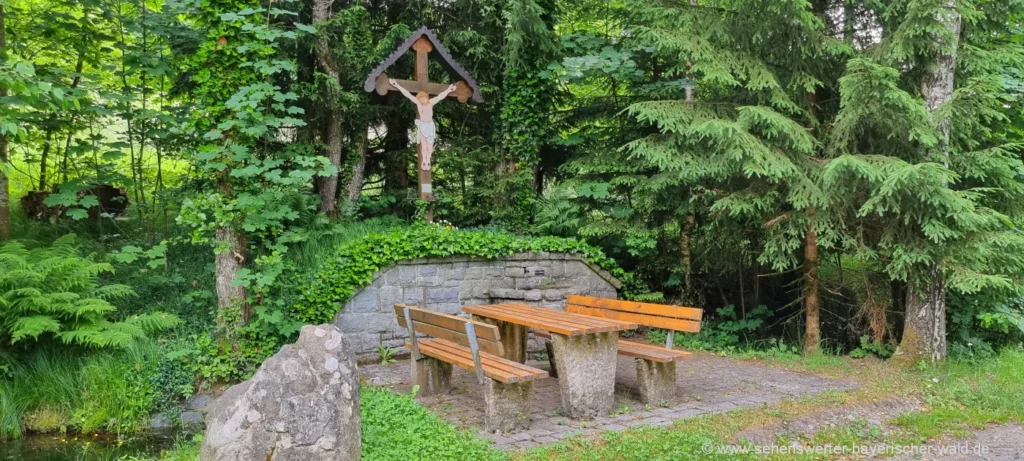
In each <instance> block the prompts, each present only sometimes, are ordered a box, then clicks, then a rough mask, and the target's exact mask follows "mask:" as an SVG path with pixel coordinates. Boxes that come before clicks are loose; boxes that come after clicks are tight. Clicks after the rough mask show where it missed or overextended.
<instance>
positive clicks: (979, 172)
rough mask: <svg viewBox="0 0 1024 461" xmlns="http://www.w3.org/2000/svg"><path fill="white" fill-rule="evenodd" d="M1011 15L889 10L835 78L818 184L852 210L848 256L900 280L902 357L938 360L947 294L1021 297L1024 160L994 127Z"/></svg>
mask: <svg viewBox="0 0 1024 461" xmlns="http://www.w3.org/2000/svg"><path fill="white" fill-rule="evenodd" d="M997 3H999V2H997ZM1019 9H1020V6H1018V5H1016V4H1002V3H1000V4H996V3H986V4H979V5H974V4H971V3H968V2H950V1H946V0H931V1H923V0H922V1H909V2H908V1H895V2H892V3H890V4H888V5H887V6H886V7H885V9H884V10H883V11H879V12H877V13H879V17H882V18H883V24H881V27H882V28H883V29H884V31H885V39H884V40H883V41H882V42H881V43H880V44H878V45H877V46H874V47H872V48H870V49H868V50H866V52H865V53H864V55H863V56H861V57H858V58H855V59H853V60H851V61H850V62H849V63H848V65H847V71H846V74H845V75H844V76H843V77H842V79H841V80H840V90H841V96H842V109H841V110H840V112H839V114H838V116H837V118H836V120H835V123H834V127H833V132H832V139H831V146H830V148H831V149H833V150H834V151H835V154H836V155H837V156H836V158H835V159H833V160H832V161H831V162H830V163H829V166H828V167H827V171H826V172H825V174H824V182H825V187H828V188H830V189H831V190H832V191H833V192H834V194H835V196H837V197H844V198H846V200H847V202H848V203H847V205H848V206H852V207H853V208H855V209H856V211H855V216H854V218H855V219H857V221H858V222H857V227H858V231H857V235H858V242H857V243H858V257H860V258H862V259H865V260H872V259H877V260H878V261H880V262H881V263H882V264H883V265H884V268H885V271H886V273H887V274H888V275H889V277H891V278H892V279H894V280H899V281H905V282H906V284H907V291H908V292H907V296H906V300H905V303H906V304H905V308H906V316H905V318H904V325H905V328H904V331H903V337H902V340H901V345H900V354H901V355H902V356H903V357H905V358H907V359H909V360H913V361H916V360H919V359H928V360H932V361H937V360H942V359H943V358H945V356H946V339H945V338H946V315H947V313H946V302H945V299H946V291H947V290H956V291H958V292H963V293H974V292H977V291H979V290H982V289H997V290H1005V291H1007V292H1012V291H1014V290H1017V289H1018V288H1017V287H1018V285H1017V282H1019V280H1018V279H1019V274H1020V273H1021V269H1022V268H1024V265H1022V263H1024V259H1022V258H1021V256H1020V254H1021V253H1020V251H1021V245H1022V244H1024V240H1022V239H1021V237H1020V236H1019V235H1018V233H1017V232H1015V231H1013V229H1012V224H1011V223H1013V222H1016V221H1018V220H1019V218H1020V211H1021V210H1020V203H1021V199H1022V197H1021V193H1022V191H1024V189H1022V185H1021V183H1020V182H1019V181H1017V179H1016V178H1015V175H1016V173H1015V172H1016V171H1019V169H1020V168H1021V166H1022V164H1021V161H1020V158H1019V155H1018V153H1017V152H1018V150H1019V146H1018V145H1017V144H1016V143H1013V142H1009V140H1008V139H1007V138H1006V133H1005V132H1002V130H1000V129H998V124H999V123H1003V122H1005V121H1006V117H1005V115H1004V113H1003V109H1002V105H1003V104H1004V103H1005V102H1006V101H1009V100H1010V99H1011V98H1012V95H1011V94H1010V92H1009V91H1010V90H1009V88H1008V87H1007V86H1006V85H1005V84H1004V79H1003V78H1002V76H1003V75H1004V74H1006V73H1007V72H1009V71H1010V70H1011V69H1012V68H1019V66H1020V62H1021V58H1022V57H1024V55H1022V54H1021V48H1020V47H1019V46H1017V45H1013V44H1008V43H1006V42H1004V41H1003V40H1002V39H1001V37H1005V36H1006V34H1007V29H1008V28H1010V27H1013V24H1012V21H1007V20H1006V19H1005V18H1012V17H1019V14H1020V12H1019V11H1018V10H1019Z"/></svg>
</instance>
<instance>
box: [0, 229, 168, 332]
mask: <svg viewBox="0 0 1024 461" xmlns="http://www.w3.org/2000/svg"><path fill="white" fill-rule="evenodd" d="M109 272H113V268H112V267H111V266H110V264H107V263H101V262H96V261H94V260H93V259H92V258H91V257H82V256H81V255H80V254H79V251H78V247H77V246H76V245H75V237H74V236H73V235H67V236H64V237H61V238H60V239H57V241H56V242H54V243H53V245H52V246H49V247H41V248H35V249H29V248H27V247H26V246H25V245H23V244H21V243H19V242H8V243H5V244H3V245H2V246H0V342H3V343H18V342H21V341H26V340H29V339H31V340H33V341H39V339H40V337H41V336H42V337H46V336H44V335H52V337H54V338H56V339H58V340H60V341H61V342H63V343H64V344H73V345H81V346H94V347H111V346H113V347H126V346H129V345H131V344H132V343H134V342H135V340H137V339H139V338H142V337H144V336H146V335H147V334H149V333H152V332H156V331H159V330H164V329H167V328H170V327H172V326H174V325H176V324H177V323H178V322H179V320H178V318H177V317H175V316H172V315H169V314H164V313H160V312H152V313H148V314H143V315H137V316H132V317H130V318H127V319H124V320H121V321H116V322H115V321H111V320H109V318H108V317H110V316H111V315H112V314H113V313H114V312H115V311H116V310H117V308H116V307H114V305H113V304H111V302H110V301H111V300H113V299H117V298H124V297H126V296H131V295H132V294H133V291H132V289H131V288H130V287H128V286H126V285H119V284H107V285H104V284H101V283H100V280H99V276H100V275H101V274H104V273H109Z"/></svg>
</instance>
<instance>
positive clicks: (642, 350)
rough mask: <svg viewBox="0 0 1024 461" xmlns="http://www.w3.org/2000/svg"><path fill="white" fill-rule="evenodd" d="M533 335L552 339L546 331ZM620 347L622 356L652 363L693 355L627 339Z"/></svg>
mask: <svg viewBox="0 0 1024 461" xmlns="http://www.w3.org/2000/svg"><path fill="white" fill-rule="evenodd" d="M532 333H533V335H534V336H536V337H538V338H545V339H551V333H550V332H548V331H545V330H532ZM618 346H619V354H620V355H626V356H629V357H636V358H638V359H645V360H650V361H652V362H678V361H680V360H683V359H685V358H689V357H690V356H691V355H693V354H691V353H689V352H686V351H677V350H674V349H665V348H664V347H659V346H655V345H653V344H647V343H638V342H635V341H626V340H625V339H620V340H619V343H618Z"/></svg>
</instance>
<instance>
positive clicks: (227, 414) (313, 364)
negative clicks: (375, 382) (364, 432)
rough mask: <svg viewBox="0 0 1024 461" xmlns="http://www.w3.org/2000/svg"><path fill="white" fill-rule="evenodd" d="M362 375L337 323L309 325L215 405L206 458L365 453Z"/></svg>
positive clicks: (236, 460)
mask: <svg viewBox="0 0 1024 461" xmlns="http://www.w3.org/2000/svg"><path fill="white" fill-rule="evenodd" d="M359 439H360V429H359V376H358V373H357V372H356V362H355V359H354V355H353V351H352V348H351V347H350V346H349V345H348V343H347V341H345V339H344V337H343V336H342V334H341V331H340V330H338V328H337V327H335V326H333V325H320V326H313V325H308V326H306V327H303V328H302V331H301V332H300V333H299V340H298V341H296V342H295V344H293V345H287V346H284V347H282V348H281V351H280V352H278V353H277V354H275V355H274V356H273V357H271V358H269V359H267V360H266V361H265V362H263V365H262V366H260V368H259V370H257V371H256V374H255V375H253V377H252V379H250V380H248V381H245V382H243V383H241V384H237V385H235V386H233V387H231V388H230V389H228V390H227V392H225V393H224V395H222V396H221V397H220V398H218V399H217V400H216V401H214V402H213V404H212V405H211V406H210V412H209V413H208V414H207V417H206V438H205V439H204V440H203V447H202V453H201V456H200V458H201V459H203V460H230V461H242V460H246V461H248V460H252V461H269V460H281V461H287V460H346V461H348V460H358V459H359V455H360V445H359V442H360V440H359Z"/></svg>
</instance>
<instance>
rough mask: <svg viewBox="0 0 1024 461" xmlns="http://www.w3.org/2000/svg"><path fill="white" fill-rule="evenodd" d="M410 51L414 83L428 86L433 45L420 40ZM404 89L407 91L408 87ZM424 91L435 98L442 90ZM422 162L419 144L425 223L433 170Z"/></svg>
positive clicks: (429, 219)
mask: <svg viewBox="0 0 1024 461" xmlns="http://www.w3.org/2000/svg"><path fill="white" fill-rule="evenodd" d="M412 49H413V50H416V65H415V69H416V70H415V72H414V74H415V75H416V83H420V84H422V85H429V84H430V75H429V74H428V72H427V69H428V68H429V67H430V62H429V61H428V60H427V59H428V58H429V56H430V51H431V50H433V49H434V45H432V44H431V43H430V40H427V39H426V38H420V39H419V40H416V43H414V44H413V45H412ZM406 88H407V89H408V87H406ZM426 91H427V93H428V94H430V95H431V96H435V95H437V94H438V92H440V91H444V90H443V89H441V90H438V91H436V92H431V91H430V90H429V89H428V90H426ZM422 161H423V145H422V144H420V145H419V147H418V148H417V149H416V172H417V175H416V176H417V179H418V181H417V184H419V189H420V200H425V201H427V202H428V204H427V216H426V219H427V222H434V203H433V202H434V186H433V183H432V182H431V170H433V168H431V169H430V170H424V169H423V168H420V162H422Z"/></svg>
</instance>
